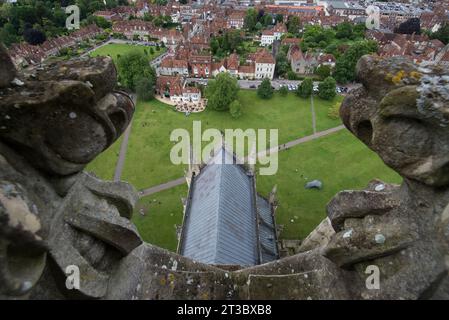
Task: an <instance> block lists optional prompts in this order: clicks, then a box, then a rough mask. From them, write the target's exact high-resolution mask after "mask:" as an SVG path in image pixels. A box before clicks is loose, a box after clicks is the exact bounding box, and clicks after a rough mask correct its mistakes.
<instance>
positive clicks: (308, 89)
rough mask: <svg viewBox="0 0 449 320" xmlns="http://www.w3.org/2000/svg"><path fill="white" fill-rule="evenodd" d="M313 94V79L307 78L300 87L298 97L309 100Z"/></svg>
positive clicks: (297, 92)
mask: <svg viewBox="0 0 449 320" xmlns="http://www.w3.org/2000/svg"><path fill="white" fill-rule="evenodd" d="M312 92H313V81H312V79H311V78H305V79H304V81H303V82H301V84H300V85H299V86H298V89H297V90H296V95H298V96H299V97H301V98H304V99H305V98H309V97H310V96H311V95H312Z"/></svg>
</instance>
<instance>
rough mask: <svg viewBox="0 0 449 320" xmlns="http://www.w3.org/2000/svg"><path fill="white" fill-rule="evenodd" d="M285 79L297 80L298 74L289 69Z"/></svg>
mask: <svg viewBox="0 0 449 320" xmlns="http://www.w3.org/2000/svg"><path fill="white" fill-rule="evenodd" d="M287 79H288V80H298V76H297V75H296V73H295V72H294V71H293V70H289V71H288V72H287Z"/></svg>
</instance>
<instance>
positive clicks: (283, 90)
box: [279, 86, 288, 97]
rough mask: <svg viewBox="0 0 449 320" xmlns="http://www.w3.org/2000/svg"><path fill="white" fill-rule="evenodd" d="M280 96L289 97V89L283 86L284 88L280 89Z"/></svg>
mask: <svg viewBox="0 0 449 320" xmlns="http://www.w3.org/2000/svg"><path fill="white" fill-rule="evenodd" d="M279 94H280V95H281V96H283V97H285V96H287V95H288V88H287V87H286V86H282V87H281V88H280V89H279Z"/></svg>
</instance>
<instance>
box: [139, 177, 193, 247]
mask: <svg viewBox="0 0 449 320" xmlns="http://www.w3.org/2000/svg"><path fill="white" fill-rule="evenodd" d="M186 196H187V184H184V185H182V186H178V187H175V188H173V189H169V190H165V191H162V192H158V193H156V194H154V195H151V196H148V197H145V198H142V199H140V201H139V202H138V204H137V206H136V208H135V210H134V215H133V219H132V220H133V222H134V223H135V225H136V226H137V229H138V230H139V233H140V235H141V236H142V238H143V240H144V241H146V242H148V243H151V244H155V245H157V246H160V247H162V248H165V249H168V250H171V251H176V247H177V244H178V240H177V238H176V225H181V224H182V216H183V207H182V202H181V197H186ZM141 212H143V213H144V214H145V215H144V216H143V215H142V214H141Z"/></svg>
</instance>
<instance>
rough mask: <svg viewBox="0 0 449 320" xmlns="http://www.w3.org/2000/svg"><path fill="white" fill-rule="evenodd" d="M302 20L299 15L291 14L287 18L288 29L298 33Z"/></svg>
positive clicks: (290, 31)
mask: <svg viewBox="0 0 449 320" xmlns="http://www.w3.org/2000/svg"><path fill="white" fill-rule="evenodd" d="M299 27H300V20H299V17H297V16H289V17H288V20H287V30H288V32H289V33H293V34H296V33H298V31H299Z"/></svg>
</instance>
